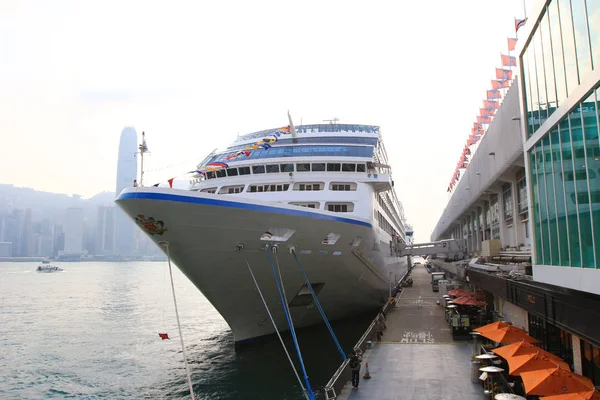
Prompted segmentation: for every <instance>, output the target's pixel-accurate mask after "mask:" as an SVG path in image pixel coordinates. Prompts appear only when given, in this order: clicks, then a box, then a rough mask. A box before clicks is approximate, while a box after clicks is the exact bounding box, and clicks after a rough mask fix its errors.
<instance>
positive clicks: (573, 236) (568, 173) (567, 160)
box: [560, 120, 581, 267]
mask: <svg viewBox="0 0 600 400" xmlns="http://www.w3.org/2000/svg"><path fill="white" fill-rule="evenodd" d="M560 141H561V156H562V164H563V174H562V178H563V183H564V185H565V198H566V203H567V219H568V225H569V255H570V258H571V266H572V267H581V248H580V244H579V243H580V242H579V218H578V217H577V204H576V203H575V201H574V198H573V197H572V196H571V195H572V194H575V174H574V168H573V151H572V147H571V132H570V130H569V121H568V120H565V121H563V122H561V123H560Z"/></svg>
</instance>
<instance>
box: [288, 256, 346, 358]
mask: <svg viewBox="0 0 600 400" xmlns="http://www.w3.org/2000/svg"><path fill="white" fill-rule="evenodd" d="M291 253H292V254H293V256H294V259H295V260H296V263H297V264H298V267H299V268H300V272H301V273H302V276H303V277H304V281H305V282H306V286H308V288H309V289H310V294H312V297H313V300H314V301H315V304H316V305H317V308H318V309H319V312H320V313H321V317H323V321H325V325H327V328H328V329H329V333H331V337H332V338H333V341H334V342H335V345H336V346H337V348H338V351H339V352H340V354H341V355H342V359H343V360H344V361H346V359H347V357H346V353H344V350H342V346H341V345H340V342H338V339H337V337H336V336H335V333H334V332H333V328H332V327H331V325H330V324H329V320H328V319H327V316H326V315H325V311H323V307H321V303H320V302H319V299H318V298H317V295H316V294H315V291H314V290H313V287H312V285H311V284H310V281H309V280H308V276H306V272H304V268H302V264H300V260H298V256H297V255H296V250H295V249H293V248H292V250H291Z"/></svg>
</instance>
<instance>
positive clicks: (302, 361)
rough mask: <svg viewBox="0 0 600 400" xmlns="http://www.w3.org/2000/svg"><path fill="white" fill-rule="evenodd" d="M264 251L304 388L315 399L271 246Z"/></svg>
mask: <svg viewBox="0 0 600 400" xmlns="http://www.w3.org/2000/svg"><path fill="white" fill-rule="evenodd" d="M265 251H266V252H267V255H268V257H269V262H270V263H271V269H272V270H273V277H274V278H275V285H276V286H277V291H278V292H279V298H280V299H281V304H282V305H283V312H284V314H285V319H286V320H287V323H288V327H289V328H290V333H291V334H292V339H293V341H294V346H295V347H296V353H297V354H298V360H299V361H300V367H301V368H302V373H303V374H304V382H306V389H307V390H308V393H309V395H310V398H311V399H315V400H316V397H315V394H314V393H313V391H312V388H311V387H310V382H309V380H308V374H307V373H306V368H305V367H304V360H303V359H302V352H301V351H300V344H299V343H298V338H297V336H296V332H295V331H294V327H293V324H292V321H291V319H290V318H291V315H290V312H289V309H288V308H287V303H286V302H285V299H284V297H283V293H282V291H281V286H280V285H279V279H277V272H276V271H275V265H274V264H273V258H272V257H271V247H270V246H266V247H265Z"/></svg>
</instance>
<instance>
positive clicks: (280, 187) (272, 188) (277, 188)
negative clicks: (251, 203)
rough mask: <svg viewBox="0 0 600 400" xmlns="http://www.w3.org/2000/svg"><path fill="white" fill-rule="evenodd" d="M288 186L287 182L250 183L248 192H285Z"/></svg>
mask: <svg viewBox="0 0 600 400" xmlns="http://www.w3.org/2000/svg"><path fill="white" fill-rule="evenodd" d="M289 188H290V185H289V183H278V184H274V185H270V184H269V185H250V187H248V192H250V193H256V192H259V193H262V192H285V191H286V190H288V189H289Z"/></svg>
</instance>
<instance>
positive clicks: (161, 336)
mask: <svg viewBox="0 0 600 400" xmlns="http://www.w3.org/2000/svg"><path fill="white" fill-rule="evenodd" d="M158 336H159V337H160V338H161V339H162V340H167V339H170V338H169V334H168V333H159V334H158Z"/></svg>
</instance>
